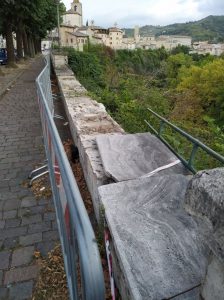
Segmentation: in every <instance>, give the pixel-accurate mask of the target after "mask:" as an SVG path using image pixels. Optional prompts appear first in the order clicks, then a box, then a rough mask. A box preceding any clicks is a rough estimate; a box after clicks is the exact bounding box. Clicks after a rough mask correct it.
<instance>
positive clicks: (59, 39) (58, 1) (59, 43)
mask: <svg viewBox="0 0 224 300" xmlns="http://www.w3.org/2000/svg"><path fill="white" fill-rule="evenodd" d="M59 3H60V0H56V5H57V17H58V46H59V48H61V35H60V15H59Z"/></svg>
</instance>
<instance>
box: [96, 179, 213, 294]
mask: <svg viewBox="0 0 224 300" xmlns="http://www.w3.org/2000/svg"><path fill="white" fill-rule="evenodd" d="M187 184H188V179H187V177H186V176H183V175H169V176H167V175H166V176H158V175H154V176H152V177H150V178H144V179H137V180H130V181H126V182H119V183H114V184H109V185H105V186H101V187H99V196H100V200H101V202H102V203H103V206H104V210H105V217H106V221H107V224H108V227H109V230H110V233H111V236H112V244H113V248H114V249H115V253H116V259H114V257H113V263H114V264H116V265H118V266H119V267H120V270H121V273H123V274H122V275H123V276H122V275H121V277H124V280H125V285H126V286H127V287H128V291H129V293H130V296H127V294H126V295H122V296H123V297H124V299H135V300H137V299H144V300H149V299H153V300H159V299H160V300H161V299H169V298H170V297H175V296H176V295H178V294H179V293H184V292H186V291H188V290H189V289H192V288H194V287H196V286H197V285H198V284H200V283H201V282H202V280H203V278H204V276H205V273H206V267H207V261H208V254H209V250H208V247H207V245H206V240H207V236H208V235H209V234H210V227H209V226H208V224H207V223H206V224H205V223H202V221H201V219H198V218H196V217H192V216H190V215H189V214H187V213H186V212H185V210H184V209H183V202H184V195H185V191H186V187H187ZM187 296H188V295H187V293H184V297H185V298H186V297H187ZM125 297H128V298H125ZM175 299H182V298H178V297H177V298H175ZM189 299H191V300H193V299H195V300H196V299H198V298H195V297H193V298H189Z"/></svg>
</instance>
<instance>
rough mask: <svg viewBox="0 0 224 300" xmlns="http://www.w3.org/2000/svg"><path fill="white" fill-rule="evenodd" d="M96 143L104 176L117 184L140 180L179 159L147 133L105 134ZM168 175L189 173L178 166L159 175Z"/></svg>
mask: <svg viewBox="0 0 224 300" xmlns="http://www.w3.org/2000/svg"><path fill="white" fill-rule="evenodd" d="M96 141H97V146H98V149H99V152H100V155H101V158H102V162H103V167H104V170H105V173H106V175H107V176H108V177H110V178H112V179H113V180H115V181H117V182H119V181H125V180H131V179H136V178H139V177H141V176H144V175H146V174H148V173H150V172H152V171H153V170H155V169H157V168H159V167H161V166H164V165H167V164H169V163H171V162H174V161H176V160H177V159H178V158H177V157H176V156H175V155H174V154H173V153H172V152H171V151H170V150H169V149H168V148H167V147H166V146H165V145H164V144H163V143H162V142H161V141H160V140H159V139H158V138H157V137H155V136H154V135H152V134H150V133H137V134H127V135H124V136H121V135H117V136H116V135H113V136H107V135H105V136H100V137H97V139H96ZM169 173H178V174H187V173H188V172H187V170H186V168H185V167H184V166H183V165H182V164H181V163H179V164H178V165H176V166H173V167H171V168H169V169H167V170H163V171H162V174H169Z"/></svg>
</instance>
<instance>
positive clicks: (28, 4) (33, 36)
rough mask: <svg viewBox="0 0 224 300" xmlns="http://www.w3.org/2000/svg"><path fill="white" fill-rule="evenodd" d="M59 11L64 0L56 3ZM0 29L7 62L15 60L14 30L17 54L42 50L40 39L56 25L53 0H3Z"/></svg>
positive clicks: (30, 54)
mask: <svg viewBox="0 0 224 300" xmlns="http://www.w3.org/2000/svg"><path fill="white" fill-rule="evenodd" d="M59 10H60V13H61V14H62V13H63V12H64V11H65V6H64V4H63V3H60V4H59ZM0 15H1V21H0V30H1V31H0V33H2V34H3V35H4V36H5V37H6V41H7V54H8V63H9V64H12V65H13V64H14V63H15V55H14V47H13V32H16V37H17V53H18V57H19V58H21V57H22V56H23V51H22V47H23V48H24V53H25V55H29V56H31V57H33V56H34V55H35V54H36V53H37V52H39V51H41V39H42V38H45V36H46V35H47V32H48V31H50V30H52V29H53V28H55V27H56V26H57V9H56V3H55V1H54V0H32V1H29V0H3V3H2V4H1V6H0Z"/></svg>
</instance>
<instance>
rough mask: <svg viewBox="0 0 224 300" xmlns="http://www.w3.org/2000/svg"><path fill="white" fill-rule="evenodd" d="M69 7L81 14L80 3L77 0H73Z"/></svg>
mask: <svg viewBox="0 0 224 300" xmlns="http://www.w3.org/2000/svg"><path fill="white" fill-rule="evenodd" d="M71 9H72V10H73V11H74V12H75V13H78V14H80V15H81V16H82V3H80V2H79V0H74V1H73V3H72V4H71Z"/></svg>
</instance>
